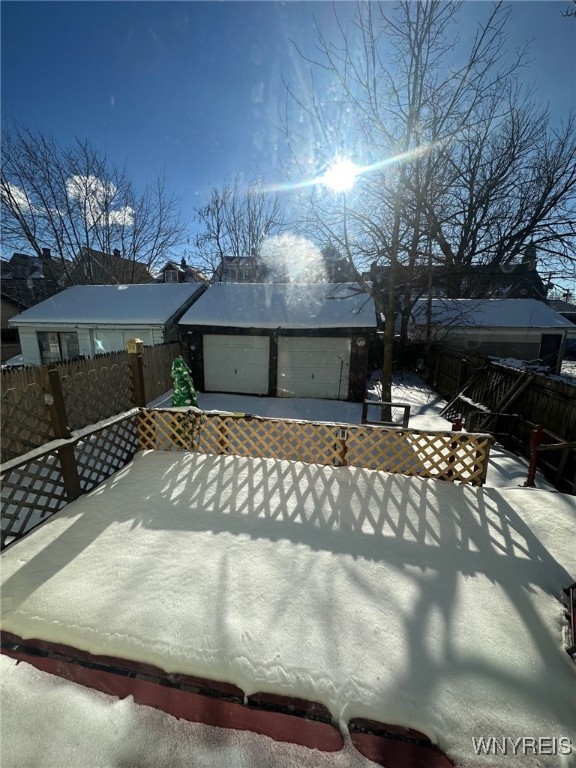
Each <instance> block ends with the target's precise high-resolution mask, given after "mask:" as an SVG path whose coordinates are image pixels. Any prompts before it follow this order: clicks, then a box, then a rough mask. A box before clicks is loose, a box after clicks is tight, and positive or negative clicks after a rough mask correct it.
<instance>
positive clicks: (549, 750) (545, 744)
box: [472, 736, 573, 757]
mask: <svg viewBox="0 0 576 768" xmlns="http://www.w3.org/2000/svg"><path fill="white" fill-rule="evenodd" d="M472 744H473V746H474V752H475V753H476V754H477V755H512V756H514V755H515V756H517V757H521V756H522V757H525V756H526V755H571V754H572V752H573V747H572V740H571V739H569V738H568V737H567V736H539V737H537V738H535V737H533V736H520V737H519V738H517V739H513V738H511V737H510V736H501V737H496V736H486V737H484V736H481V737H480V738H474V737H472Z"/></svg>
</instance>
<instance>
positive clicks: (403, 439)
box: [346, 426, 492, 485]
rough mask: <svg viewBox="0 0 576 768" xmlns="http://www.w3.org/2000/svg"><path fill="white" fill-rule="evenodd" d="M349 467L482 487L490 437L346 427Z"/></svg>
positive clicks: (457, 433)
mask: <svg viewBox="0 0 576 768" xmlns="http://www.w3.org/2000/svg"><path fill="white" fill-rule="evenodd" d="M347 433H348V435H347V439H346V463H347V464H348V465H349V466H355V467H365V468H366V469H378V470H382V471H385V472H396V473H400V474H403V475H409V476H418V477H423V478H434V479H437V480H452V481H454V480H458V481H460V482H462V483H468V484H471V485H482V483H483V482H484V480H485V477H486V470H487V466H488V455H489V451H490V445H491V442H492V441H491V438H490V437H489V436H487V435H471V434H467V433H463V432H438V433H433V432H421V431H417V430H401V429H378V430H370V431H366V427H356V426H350V427H347Z"/></svg>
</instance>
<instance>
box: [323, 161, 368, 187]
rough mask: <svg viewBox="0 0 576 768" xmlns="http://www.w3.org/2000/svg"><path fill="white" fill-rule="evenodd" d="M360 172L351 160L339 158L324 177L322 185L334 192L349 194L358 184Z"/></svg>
mask: <svg viewBox="0 0 576 768" xmlns="http://www.w3.org/2000/svg"><path fill="white" fill-rule="evenodd" d="M360 171H361V169H360V168H359V167H358V166H357V165H355V164H354V163H353V162H352V161H351V160H348V159H346V158H338V160H336V162H335V163H334V164H333V165H331V166H330V168H328V170H327V171H326V173H325V174H324V176H323V177H322V183H323V184H324V185H325V186H326V187H329V188H330V189H331V190H332V191H333V192H348V191H349V190H351V189H352V187H353V186H354V184H355V183H356V177H357V176H358V174H359V173H360Z"/></svg>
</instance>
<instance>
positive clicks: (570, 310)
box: [546, 299, 576, 325]
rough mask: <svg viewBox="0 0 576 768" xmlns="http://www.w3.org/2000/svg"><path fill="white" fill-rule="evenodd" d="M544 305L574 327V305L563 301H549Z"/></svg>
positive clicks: (575, 307) (575, 315) (575, 306)
mask: <svg viewBox="0 0 576 768" xmlns="http://www.w3.org/2000/svg"><path fill="white" fill-rule="evenodd" d="M546 304H548V306H549V307H550V309H553V310H554V312H558V314H559V315H562V317H565V318H566V320H570V322H571V323H573V324H574V325H576V305H574V304H570V303H569V302H568V301H564V299H549V300H548V301H547V302H546Z"/></svg>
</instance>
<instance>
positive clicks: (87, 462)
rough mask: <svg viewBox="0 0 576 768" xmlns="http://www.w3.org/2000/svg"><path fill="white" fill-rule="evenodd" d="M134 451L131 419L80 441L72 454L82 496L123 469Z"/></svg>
mask: <svg viewBox="0 0 576 768" xmlns="http://www.w3.org/2000/svg"><path fill="white" fill-rule="evenodd" d="M137 450H138V437H137V431H136V423H135V419H134V418H131V419H129V420H128V419H126V420H123V421H118V422H115V423H114V424H111V425H110V426H109V427H105V428H104V429H100V430H98V432H94V433H92V434H91V435H89V436H88V437H87V438H86V439H83V440H79V441H78V442H77V443H76V445H75V446H74V454H75V457H76V465H77V467H78V474H79V476H80V488H81V489H82V493H88V491H91V490H92V488H94V487H95V486H97V485H99V484H100V483H101V482H103V481H104V480H106V479H107V478H108V477H110V475H113V474H114V472H117V471H118V470H119V469H122V467H124V466H126V464H128V462H129V461H131V460H132V459H133V458H134V454H135V453H136V451H137Z"/></svg>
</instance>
